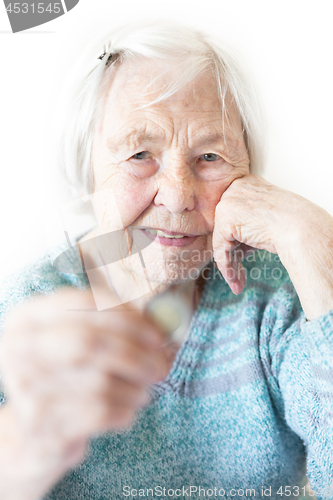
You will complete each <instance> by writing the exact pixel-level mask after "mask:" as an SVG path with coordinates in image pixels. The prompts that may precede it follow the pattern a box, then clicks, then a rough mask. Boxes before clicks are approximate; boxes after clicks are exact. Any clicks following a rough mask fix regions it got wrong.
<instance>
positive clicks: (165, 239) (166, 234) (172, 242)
mask: <svg viewBox="0 0 333 500" xmlns="http://www.w3.org/2000/svg"><path fill="white" fill-rule="evenodd" d="M140 230H141V231H142V232H143V233H144V234H145V235H146V236H147V237H148V238H149V239H150V240H151V241H156V242H157V243H160V244H161V245H163V246H177V247H180V246H187V245H190V244H191V243H193V241H195V240H196V239H197V238H198V237H199V236H200V235H195V234H185V233H181V232H176V231H168V230H166V229H157V228H151V227H141V228H140Z"/></svg>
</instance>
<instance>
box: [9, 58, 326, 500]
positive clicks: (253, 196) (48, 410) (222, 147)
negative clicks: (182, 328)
mask: <svg viewBox="0 0 333 500" xmlns="http://www.w3.org/2000/svg"><path fill="white" fill-rule="evenodd" d="M164 69H165V68H161V67H160V66H159V65H158V64H156V63H153V64H150V63H149V64H148V63H146V62H145V64H142V62H140V61H136V62H132V63H131V64H129V63H128V64H124V65H123V66H121V67H120V68H119V69H118V70H117V72H116V75H115V77H114V79H113V81H112V83H111V86H110V90H109V92H108V95H107V98H106V101H105V103H104V108H103V110H102V113H101V115H100V120H99V122H98V126H97V129H96V134H95V138H94V144H93V155H92V158H93V172H94V179H95V193H103V196H101V197H99V198H98V197H96V199H95V201H94V208H95V211H96V217H97V221H98V231H100V232H102V233H103V232H104V233H105V232H110V231H112V230H114V229H119V227H123V228H125V230H126V228H128V226H133V225H143V226H145V227H149V228H152V229H153V228H159V229H165V230H168V231H173V232H175V233H179V232H180V233H183V234H185V235H194V236H195V238H193V239H192V240H191V239H189V240H188V242H189V244H188V245H187V246H184V247H181V246H167V245H166V241H164V240H163V239H162V238H161V241H157V240H155V241H153V243H152V244H151V245H150V246H149V247H148V248H147V251H146V252H145V261H146V275H145V272H144V271H143V268H142V266H141V264H140V261H139V260H138V259H136V260H135V259H129V260H128V261H126V262H123V263H120V264H119V265H117V266H115V267H114V275H113V276H112V278H113V279H114V282H115V285H116V287H117V288H118V290H117V291H118V293H119V295H121V294H122V293H124V294H125V295H124V297H125V299H126V289H131V288H133V287H138V288H139V289H140V287H141V286H142V285H141V284H142V282H143V279H144V278H145V279H147V278H148V281H149V282H150V283H152V284H157V286H156V287H155V288H154V289H153V290H151V292H149V293H145V296H144V300H143V302H142V303H139V304H137V305H138V307H137V309H136V310H134V309H133V308H132V309H131V310H130V311H129V310H128V311H121V312H120V311H117V313H116V314H112V312H114V311H112V310H111V311H109V312H103V313H101V314H100V313H91V312H86V313H84V312H81V313H80V312H70V311H68V310H67V309H81V310H82V309H94V298H93V296H92V294H91V293H90V292H83V291H81V290H76V289H75V290H67V291H66V290H65V291H64V290H61V291H58V292H57V293H55V294H54V295H51V296H46V297H35V298H34V299H33V300H32V301H31V302H29V303H27V304H25V305H23V306H22V307H20V308H19V309H17V310H16V311H14V312H13V313H12V315H11V316H9V318H8V322H7V324H6V327H5V333H4V337H3V339H2V345H1V350H0V363H1V369H2V371H3V373H4V376H5V387H6V392H7V395H8V397H9V403H8V404H7V406H6V408H5V409H3V410H1V411H0V420H1V422H0V423H1V425H0V432H2V434H3V435H0V483H1V487H2V492H5V495H6V492H7V493H8V494H7V496H6V497H5V498H6V500H21V499H22V498H24V499H25V500H30V499H31V500H33V499H36V498H38V497H40V496H42V495H43V494H44V493H45V492H46V491H47V490H48V489H49V488H50V487H51V485H52V484H53V483H54V482H55V481H56V480H57V479H59V477H61V475H62V474H63V473H64V472H65V471H66V469H68V468H70V467H71V466H73V465H74V464H75V463H76V462H78V461H79V460H81V459H82V457H83V454H84V450H85V446H86V442H87V439H88V438H89V436H91V435H92V434H94V433H98V432H102V431H104V430H106V429H108V430H114V429H119V427H122V426H128V425H129V424H130V423H131V422H132V421H133V419H134V418H135V413H136V411H137V409H138V408H140V407H142V406H143V405H145V404H147V402H148V400H149V397H148V386H149V384H151V383H153V382H157V381H159V380H163V379H164V378H165V377H166V375H167V373H168V370H169V369H170V363H171V362H172V359H173V356H174V353H172V355H171V356H170V353H168V349H167V348H166V347H165V344H166V339H165V337H164V335H163V332H161V331H160V330H159V329H158V328H157V326H156V325H154V324H153V323H152V321H150V320H149V318H147V317H146V316H145V315H144V314H143V313H142V312H141V311H140V308H141V309H142V307H143V305H144V301H145V300H148V299H149V298H150V297H151V296H152V295H154V293H156V292H157V291H162V290H163V289H164V288H166V287H167V286H168V284H170V283H176V284H177V283H179V282H181V281H182V280H185V279H187V278H189V277H191V274H190V272H191V269H196V270H200V269H201V268H202V266H203V265H204V264H205V263H206V262H207V260H209V258H208V259H207V255H209V252H210V257H212V256H214V258H215V261H216V264H217V266H218V267H219V269H220V270H221V272H222V273H223V275H224V277H225V279H226V280H227V282H228V283H229V285H230V287H231V289H232V290H233V292H234V293H241V291H242V290H243V288H244V285H245V279H244V277H245V276H244V273H243V272H242V266H241V263H240V262H238V261H237V260H236V261H235V260H234V258H233V256H234V254H235V250H237V249H239V248H242V249H244V250H251V249H252V248H261V249H266V250H268V251H270V252H276V253H278V255H279V257H280V258H281V260H282V262H283V264H284V265H285V267H286V268H287V270H288V272H289V274H290V276H291V279H292V281H293V283H294V285H295V287H296V290H297V292H298V294H299V296H300V299H301V301H302V305H303V308H304V311H305V313H306V316H307V319H310V320H311V319H313V318H315V317H317V316H319V315H321V314H325V313H326V312H328V311H329V310H330V309H332V307H333V292H332V290H333V286H332V282H333V278H332V261H333V259H332V246H333V245H332V242H333V223H332V217H331V216H330V215H329V214H327V212H325V211H324V210H322V209H321V208H319V207H317V206H316V205H314V204H313V203H311V202H309V201H307V200H305V199H304V198H302V197H300V196H298V195H295V194H293V193H290V192H288V191H285V190H283V189H281V188H278V187H276V186H273V185H272V184H270V183H268V182H267V181H265V180H264V179H262V178H261V177H258V176H254V175H250V169H249V157H248V153H247V150H246V147H245V143H244V139H243V135H242V126H241V121H240V119H239V116H238V114H237V112H236V110H235V109H234V107H233V106H232V103H231V102H230V99H229V100H228V99H227V118H228V119H226V120H224V127H223V120H222V115H221V103H220V100H219V97H218V94H217V89H216V87H215V83H214V81H213V79H212V78H211V76H210V74H208V73H207V74H204V75H202V76H201V77H200V78H198V79H197V80H196V81H195V82H194V83H192V84H189V85H187V86H186V87H185V88H183V89H182V90H181V91H179V92H178V93H176V94H175V95H174V96H172V97H171V98H168V99H167V100H165V101H162V102H159V103H157V104H154V105H152V106H150V107H148V108H146V109H141V110H137V109H136V108H137V107H139V106H141V105H143V104H147V103H149V102H150V101H151V100H152V99H153V98H154V97H156V96H157V95H158V93H159V87H160V85H161V84H165V83H167V82H168V73H166V74H165V76H163V77H161V79H160V80H158V81H157V82H155V83H153V84H152V85H151V87H150V89H149V90H150V92H151V93H150V94H149V96H146V95H145V89H146V87H147V85H148V84H149V83H150V82H151V81H153V80H154V78H155V77H158V76H160V74H161V70H164ZM169 71H173V69H172V68H170V69H169ZM140 128H143V130H141V132H145V134H146V137H145V138H143V137H141V138H140V137H138V130H140ZM130 130H132V131H133V134H132V135H130V136H129V137H127V138H125V137H124V134H125V135H126V134H128V132H129V131H130ZM104 195H105V196H104ZM115 207H116V209H117V210H116V211H117V213H118V215H119V216H120V218H118V219H117V218H115V212H116V211H115V209H114V208H115ZM94 234H96V230H94V231H92V232H91V233H89V234H88V235H87V237H86V238H88V239H89V238H92V237H93V236H94ZM185 248H186V249H187V250H188V253H187V254H186V261H185V260H184V261H182V260H181V259H179V256H180V255H181V251H182V250H184V249H185ZM205 252H208V254H207V253H205ZM83 257H87V256H83ZM194 257H195V258H194ZM189 281H190V282H191V281H193V280H189ZM122 284H125V285H126V286H125V287H124V289H125V291H124V290H121V289H119V285H122ZM188 293H189V294H192V293H193V288H191V287H189V289H188Z"/></svg>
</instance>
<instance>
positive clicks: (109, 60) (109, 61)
mask: <svg viewBox="0 0 333 500" xmlns="http://www.w3.org/2000/svg"><path fill="white" fill-rule="evenodd" d="M105 56H106V52H103V54H101V55H100V56H99V57H98V59H100V60H101V61H102V60H103V59H104V57H105ZM112 57H113V53H112V52H111V53H110V54H109V57H108V58H107V60H106V63H105V66H109V64H110V63H111V61H112Z"/></svg>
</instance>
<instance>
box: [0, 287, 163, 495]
mask: <svg viewBox="0 0 333 500" xmlns="http://www.w3.org/2000/svg"><path fill="white" fill-rule="evenodd" d="M73 304H75V306H74V307H75V309H83V310H89V309H94V308H95V302H94V299H93V296H92V294H91V292H86V291H84V292H83V291H80V290H75V289H64V290H61V291H59V292H57V293H56V294H55V295H53V296H38V297H34V298H33V299H30V300H29V301H27V302H26V303H25V304H23V305H21V306H19V307H18V308H16V309H15V311H13V312H12V313H11V315H9V317H8V320H7V322H6V325H5V332H4V335H3V338H2V340H1V342H0V367H1V371H2V373H3V375H4V381H5V384H4V385H5V392H6V395H7V396H8V400H9V402H8V404H7V407H5V410H6V412H7V413H8V411H10V413H11V421H12V422H15V435H16V436H19V441H20V443H21V444H20V446H21V447H22V449H23V453H24V448H25V449H26V450H28V451H29V459H30V465H29V467H31V470H32V469H33V468H34V460H35V469H36V470H38V468H43V467H44V468H45V471H46V470H48V474H50V468H52V467H54V470H55V471H56V470H57V472H56V474H55V476H57V475H58V474H59V467H61V468H62V472H64V471H65V469H66V468H69V467H71V466H73V465H75V464H76V463H77V462H79V461H80V460H82V458H83V457H84V453H85V448H86V441H87V438H88V437H89V436H90V435H91V434H94V433H99V432H102V431H106V430H115V429H120V428H125V427H128V426H129V425H130V424H131V423H132V422H133V420H134V418H135V413H136V411H137V410H138V409H139V408H140V407H142V406H144V405H146V404H147V403H148V402H149V394H148V387H149V384H152V383H155V382H158V381H161V380H163V379H164V378H165V377H166V375H167V373H168V369H169V366H170V365H169V363H167V356H166V351H165V350H164V349H163V347H162V346H163V344H165V343H166V339H165V338H164V337H163V334H162V333H161V331H159V330H158V328H157V327H156V326H155V325H154V324H153V323H152V322H151V321H150V320H149V319H148V318H147V317H145V316H144V315H143V314H142V313H140V312H139V311H136V310H134V309H132V310H128V311H125V312H124V311H120V310H117V308H115V309H111V310H110V311H103V312H97V311H96V312H94V311H92V312H91V311H87V312H85V311H66V309H72V308H73ZM1 411H2V412H4V409H2V410H1ZM1 411H0V413H1ZM0 452H1V450H0ZM0 455H1V453H0ZM52 464H53V465H52ZM60 464H61V465H60ZM40 474H42V472H41V471H40ZM22 498H23V497H22Z"/></svg>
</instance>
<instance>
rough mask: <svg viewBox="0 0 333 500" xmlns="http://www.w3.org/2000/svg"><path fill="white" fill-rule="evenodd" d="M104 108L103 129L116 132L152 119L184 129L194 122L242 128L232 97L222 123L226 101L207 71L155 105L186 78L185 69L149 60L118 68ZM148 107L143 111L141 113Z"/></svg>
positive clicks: (227, 102)
mask: <svg viewBox="0 0 333 500" xmlns="http://www.w3.org/2000/svg"><path fill="white" fill-rule="evenodd" d="M113 70H114V71H115V73H114V75H113V77H112V80H111V82H110V85H109V88H108V91H107V95H106V99H105V101H104V106H103V115H102V120H101V127H102V128H104V127H106V128H108V129H113V130H114V131H115V130H117V129H119V128H121V127H122V126H124V124H125V123H127V122H128V121H129V120H131V121H132V120H136V119H143V118H151V117H153V119H154V121H155V120H156V121H159V122H168V121H169V120H170V119H171V120H172V122H173V124H174V125H175V126H177V124H178V126H184V125H186V123H187V124H190V123H191V122H192V123H193V122H194V121H196V122H197V121H199V122H200V123H202V122H207V123H208V122H211V123H213V122H214V123H216V124H221V126H222V123H224V126H227V128H231V129H235V128H236V129H237V130H239V128H240V127H241V120H240V118H239V114H238V111H237V109H236V107H235V106H234V104H233V103H232V99H231V98H230V95H229V94H227V95H226V99H225V108H224V113H225V118H226V120H222V115H223V113H222V101H221V97H220V94H219V89H218V84H217V81H216V78H215V77H214V75H213V73H212V72H211V71H210V70H206V71H205V72H203V73H202V74H201V75H199V76H198V77H196V78H195V79H194V80H193V81H191V82H190V83H188V84H186V85H184V86H183V87H182V88H181V89H180V90H178V91H177V92H175V93H174V94H173V95H172V96H170V97H167V98H164V99H162V100H161V101H159V102H158V103H155V104H151V103H152V101H154V100H155V99H157V98H158V97H159V96H160V95H161V94H163V93H164V92H165V91H166V89H168V87H169V86H170V83H171V84H172V82H173V81H175V80H176V79H179V78H181V77H182V75H181V68H179V67H176V66H170V65H169V64H166V63H163V62H161V61H152V60H149V59H143V58H142V59H135V60H134V59H133V60H127V61H126V62H124V63H122V64H120V65H119V66H118V67H114V68H113ZM142 106H147V107H146V108H143V109H138V108H140V107H142Z"/></svg>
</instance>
